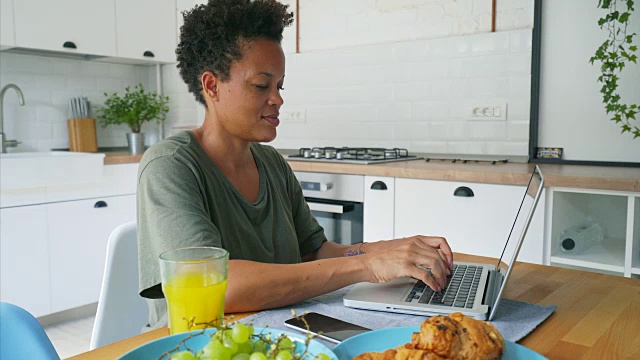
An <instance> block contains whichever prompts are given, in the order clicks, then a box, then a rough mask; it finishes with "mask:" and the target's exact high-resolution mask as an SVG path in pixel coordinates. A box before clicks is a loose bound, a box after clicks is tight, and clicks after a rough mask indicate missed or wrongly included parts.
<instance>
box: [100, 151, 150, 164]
mask: <svg viewBox="0 0 640 360" xmlns="http://www.w3.org/2000/svg"><path fill="white" fill-rule="evenodd" d="M141 159H142V154H139V155H133V154H131V153H129V152H128V151H126V150H123V151H109V152H105V153H104V164H105V165H114V164H134V163H139V162H140V160H141Z"/></svg>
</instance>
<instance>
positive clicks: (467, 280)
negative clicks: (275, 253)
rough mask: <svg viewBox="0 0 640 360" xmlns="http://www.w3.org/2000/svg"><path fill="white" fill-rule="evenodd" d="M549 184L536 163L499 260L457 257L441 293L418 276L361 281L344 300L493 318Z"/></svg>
mask: <svg viewBox="0 0 640 360" xmlns="http://www.w3.org/2000/svg"><path fill="white" fill-rule="evenodd" d="M543 187H544V177H543V176H542V173H541V172H540V168H539V167H538V166H537V165H536V167H535V169H534V170H533V173H532V174H531V178H530V179H529V184H528V185H527V188H526V190H525V193H524V196H523V197H522V201H521V202H520V207H519V208H518V212H517V213H516V218H515V221H514V222H513V225H512V226H511V230H510V231H509V235H508V237H507V241H506V244H505V246H504V248H503V250H502V254H500V258H499V260H498V262H497V263H496V264H486V263H467V262H456V263H455V264H454V270H453V271H452V272H451V275H450V276H449V277H448V278H447V285H446V287H445V289H443V290H442V291H440V292H434V291H433V290H431V288H429V287H428V286H427V285H425V283H424V282H422V281H421V280H416V279H413V278H400V279H395V280H392V281H389V282H386V283H379V284H373V283H358V284H356V285H355V286H354V287H353V288H352V289H351V290H350V291H349V292H348V293H347V294H346V295H345V296H344V298H343V302H344V305H345V306H348V307H353V308H359V309H367V310H379V311H387V312H396V313H403V314H414V315H427V316H432V315H446V314H451V313H454V312H461V313H463V314H464V315H466V316H470V317H473V318H475V319H479V320H487V319H488V320H493V318H494V316H495V314H496V310H497V309H498V305H499V303H500V296H501V295H502V292H503V291H504V288H505V286H506V284H507V280H508V279H509V275H510V274H511V270H512V269H513V264H514V263H515V261H516V258H517V257H518V253H519V252H520V247H521V246H522V243H523V241H524V238H525V235H526V234H527V229H528V228H529V224H530V223H531V219H532V218H533V214H534V212H535V209H536V206H537V205H538V201H539V200H540V196H541V194H542V189H543ZM518 234H519V236H518ZM497 255H498V254H496V256H497ZM507 260H508V262H506V261H507ZM425 270H427V271H428V269H425Z"/></svg>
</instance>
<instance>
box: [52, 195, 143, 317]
mask: <svg viewBox="0 0 640 360" xmlns="http://www.w3.org/2000/svg"><path fill="white" fill-rule="evenodd" d="M135 209H136V197H135V195H127V196H116V197H105V198H97V199H90V200H79V201H69V202H61V203H52V204H48V205H47V217H48V228H49V244H50V252H51V257H50V262H51V296H52V302H51V304H52V311H53V312H57V311H62V310H67V309H70V308H73V307H77V306H82V305H86V304H90V303H94V302H96V301H98V297H99V294H100V286H101V283H102V276H103V272H104V265H105V257H106V251H107V241H108V239H109V235H110V234H111V232H112V231H113V229H115V228H116V227H117V226H118V225H120V224H122V223H125V222H130V221H135V219H136V217H135Z"/></svg>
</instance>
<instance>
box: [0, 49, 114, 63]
mask: <svg viewBox="0 0 640 360" xmlns="http://www.w3.org/2000/svg"><path fill="white" fill-rule="evenodd" d="M0 52H2V53H6V54H18V55H32V56H44V57H49V58H58V59H67V60H85V61H87V60H88V61H91V60H97V59H102V58H105V56H99V55H87V54H79V53H71V52H66V51H53V50H41V49H30V48H22V47H11V48H5V49H2V50H1V51H0Z"/></svg>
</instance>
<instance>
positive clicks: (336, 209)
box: [305, 197, 354, 214]
mask: <svg viewBox="0 0 640 360" xmlns="http://www.w3.org/2000/svg"><path fill="white" fill-rule="evenodd" d="M305 200H307V205H309V210H311V211H320V212H326V213H331V214H344V213H348V212H349V211H352V210H353V209H354V205H353V203H351V202H348V201H339V200H325V199H316V198H309V197H305Z"/></svg>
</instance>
